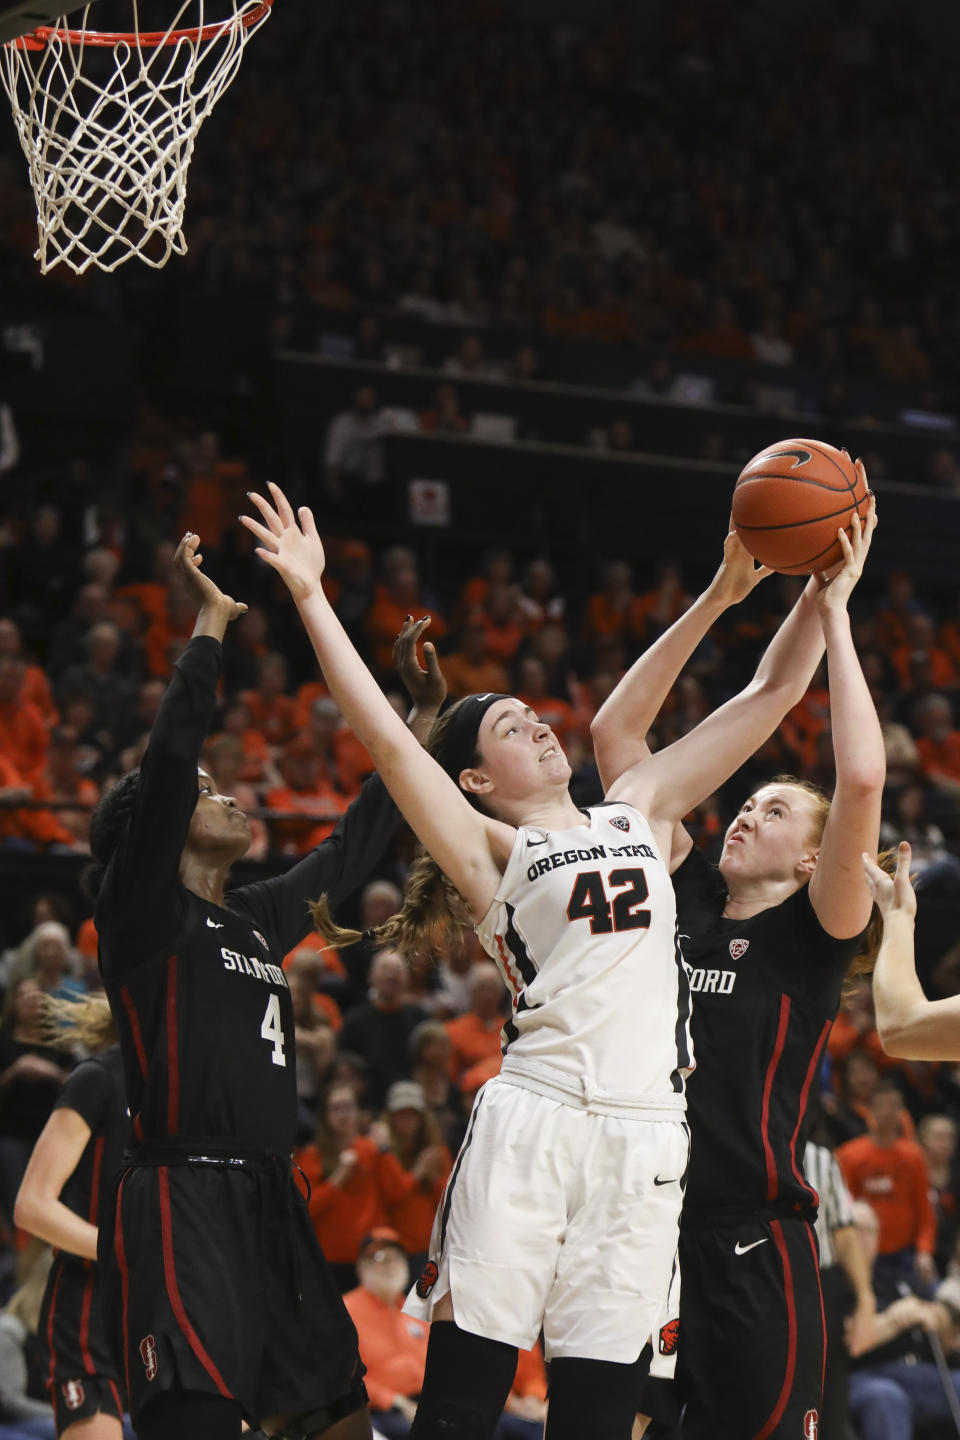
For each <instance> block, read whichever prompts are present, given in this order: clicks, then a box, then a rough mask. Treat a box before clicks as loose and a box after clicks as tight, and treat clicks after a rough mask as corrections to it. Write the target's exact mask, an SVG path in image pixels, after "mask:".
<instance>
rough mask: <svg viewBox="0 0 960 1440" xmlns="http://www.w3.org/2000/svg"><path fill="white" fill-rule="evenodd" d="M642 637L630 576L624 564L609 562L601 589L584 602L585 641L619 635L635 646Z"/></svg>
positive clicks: (640, 622) (628, 569)
mask: <svg viewBox="0 0 960 1440" xmlns="http://www.w3.org/2000/svg"><path fill="white" fill-rule="evenodd" d="M642 634H643V619H642V616H641V614H640V611H639V606H638V603H637V597H636V595H635V594H634V593H633V572H632V571H631V569H630V566H629V565H628V564H627V562H626V561H625V560H610V561H608V563H607V564H606V565H605V566H604V567H603V576H602V583H601V588H600V589H599V590H597V591H595V592H594V593H593V594H592V595H591V596H590V598H589V600H588V601H587V615H586V622H585V638H586V640H587V642H588V643H589V642H590V641H591V640H593V639H596V638H597V637H598V636H600V635H621V636H623V637H624V638H626V639H627V640H628V641H629V642H630V643H631V644H638V643H639V641H640V638H641V636H642Z"/></svg>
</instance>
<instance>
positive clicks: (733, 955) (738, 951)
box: [730, 940, 750, 960]
mask: <svg viewBox="0 0 960 1440" xmlns="http://www.w3.org/2000/svg"><path fill="white" fill-rule="evenodd" d="M749 949H750V941H749V940H731V941H730V959H731V960H739V959H740V956H741V955H746V953H747V951H748V950H749Z"/></svg>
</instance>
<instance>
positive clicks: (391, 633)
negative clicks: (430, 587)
mask: <svg viewBox="0 0 960 1440" xmlns="http://www.w3.org/2000/svg"><path fill="white" fill-rule="evenodd" d="M408 613H410V614H414V613H416V614H417V617H418V618H419V616H421V615H423V614H425V613H427V612H426V610H425V607H424V606H423V605H419V604H418V605H414V606H413V607H411V606H410V605H406V604H404V605H401V604H399V603H398V602H397V601H396V600H393V599H391V597H390V595H389V594H388V593H387V591H386V590H385V589H384V587H383V586H382V585H378V586H377V591H376V598H375V599H374V602H373V604H372V606H371V607H370V612H369V614H368V615H367V634H368V635H369V636H370V639H371V640H372V642H373V649H374V659H375V661H376V664H377V667H378V669H380V670H391V671H392V669H393V642H394V640H396V638H397V636H398V635H399V634H400V631H401V630H402V629H403V625H404V621H405V620H406V618H407V614H408ZM429 614H430V639H431V640H434V641H436V640H442V639H443V637H444V635H446V633H447V623H446V621H445V620H444V618H443V616H442V615H438V614H437V612H436V610H430V611H429Z"/></svg>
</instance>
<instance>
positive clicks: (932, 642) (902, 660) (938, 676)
mask: <svg viewBox="0 0 960 1440" xmlns="http://www.w3.org/2000/svg"><path fill="white" fill-rule="evenodd" d="M906 629H907V634H906V639H905V641H904V643H903V644H902V645H898V646H896V647H895V649H894V650H893V653H892V657H891V658H892V660H893V663H894V665H895V666H896V667H897V672H898V674H899V676H900V684H901V686H902V687H903V689H904V690H913V689H915V688H916V685H915V674H916V668H917V665H918V662H919V661H920V660H921V659H922V660H923V661H924V662H925V664H926V666H927V673H928V674H929V677H930V682H931V684H932V685H933V687H934V689H937V690H947V689H949V688H950V686H951V685H955V684H956V683H957V672H956V669H955V668H954V664H953V661H952V660H951V659H950V656H949V655H948V654H947V652H946V650H942V649H941V648H940V646H939V645H938V644H937V635H936V631H935V629H934V625H933V621H932V620H931V619H930V616H929V615H911V616H910V617H909V619H908V620H907V627H906Z"/></svg>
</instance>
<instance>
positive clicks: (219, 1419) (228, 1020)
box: [90, 535, 442, 1440]
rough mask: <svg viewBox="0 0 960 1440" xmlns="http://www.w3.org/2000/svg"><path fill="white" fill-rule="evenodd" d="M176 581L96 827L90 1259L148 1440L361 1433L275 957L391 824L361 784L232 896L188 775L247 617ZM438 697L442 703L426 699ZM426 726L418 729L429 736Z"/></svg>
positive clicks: (230, 842)
mask: <svg viewBox="0 0 960 1440" xmlns="http://www.w3.org/2000/svg"><path fill="white" fill-rule="evenodd" d="M198 544H199V541H198V539H197V537H196V536H195V535H187V536H186V537H185V538H184V539H183V541H181V543H180V546H179V548H178V551H177V561H176V563H177V568H178V570H179V572H180V575H181V576H182V578H183V581H184V583H185V585H186V587H187V589H188V592H189V593H190V594H191V595H192V596H193V598H194V599H195V600H196V601H197V603H198V606H199V615H198V617H197V622H196V625H195V627H194V631H193V637H192V639H191V640H190V642H189V643H188V645H187V647H186V649H185V650H184V652H183V654H182V656H181V657H180V659H179V660H178V662H177V665H176V668H175V672H174V675H173V678H172V680H171V682H170V685H169V686H168V688H167V691H166V693H165V695H164V697H163V700H162V702H161V705H160V709H159V712H158V714H157V717H156V720H155V721H154V724H153V729H152V731H151V734H150V741H149V744H148V746H147V750H146V753H145V754H144V757H143V761H142V763H141V765H140V769H139V771H138V772H134V774H133V775H130V776H125V777H124V778H123V779H122V780H121V781H120V782H119V783H118V785H117V786H116V787H115V789H114V790H113V791H112V792H110V794H109V795H108V796H107V797H106V798H105V800H104V801H102V802H101V805H100V807H98V810H97V811H95V812H94V816H93V821H92V823H91V829H90V845H91V849H92V851H93V855H94V858H95V860H96V861H97V862H99V866H100V870H101V876H102V878H101V880H100V886H99V894H98V898H97V903H96V910H95V919H96V924H97V931H98V935H99V943H100V966H101V970H102V973H103V977H104V984H105V986H106V990H107V994H108V996H109V999H110V1004H111V1008H112V1010H113V1014H114V1019H115V1022H116V1025H117V1031H118V1035H119V1039H120V1048H121V1052H122V1056H123V1066H124V1074H125V1078H126V1085H127V1095H128V1098H129V1104H130V1111H131V1116H132V1146H131V1149H130V1150H129V1151H128V1153H127V1154H126V1156H125V1157H124V1168H123V1169H122V1171H121V1173H120V1176H119V1179H118V1181H117V1183H116V1186H115V1189H114V1193H113V1195H112V1198H111V1209H110V1214H109V1215H108V1216H105V1217H104V1224H103V1225H102V1227H101V1242H100V1259H101V1264H102V1266H103V1270H104V1283H105V1290H106V1294H107V1303H108V1306H109V1312H108V1313H110V1315H111V1316H112V1317H115V1320H116V1323H117V1329H118V1336H117V1345H118V1348H119V1351H120V1355H121V1357H122V1369H123V1375H124V1379H125V1382H126V1385H127V1390H128V1393H129V1396H130V1408H131V1413H132V1414H133V1417H134V1424H135V1427H136V1429H137V1433H138V1435H140V1436H141V1437H143V1440H160V1437H164V1440H166V1437H177V1440H182V1437H184V1436H191V1437H192V1436H200V1435H202V1436H204V1437H205V1440H218V1437H220V1436H224V1437H226V1436H231V1437H233V1436H236V1435H239V1433H240V1428H241V1417H242V1416H246V1417H247V1418H249V1419H250V1420H251V1421H252V1422H258V1423H259V1424H260V1425H261V1426H262V1427H263V1428H264V1429H265V1430H266V1431H267V1432H268V1433H271V1434H275V1435H284V1436H287V1437H291V1440H292V1437H296V1440H304V1437H309V1436H313V1435H320V1434H323V1435H329V1436H330V1437H336V1440H361V1437H366V1436H368V1435H369V1434H370V1422H369V1418H368V1415H367V1412H366V1408H365V1405H366V1394H365V1390H364V1386H363V1380H362V1377H363V1367H362V1365H361V1363H360V1359H359V1354H358V1351H357V1337H356V1331H355V1330H354V1327H353V1324H352V1322H351V1321H350V1319H349V1316H348V1315H347V1312H346V1310H345V1308H344V1306H343V1302H342V1301H341V1299H340V1296H339V1294H338V1292H337V1289H336V1286H335V1285H334V1284H333V1281H332V1279H331V1277H330V1274H329V1271H328V1269H327V1266H326V1262H325V1261H324V1259H323V1256H322V1254H321V1252H320V1248H319V1246H318V1244H317V1241H316V1237H315V1235H314V1232H313V1228H312V1225H311V1223H310V1219H309V1215H308V1212H307V1207H306V1203H305V1200H304V1198H303V1195H302V1193H301V1192H300V1190H299V1188H298V1187H297V1185H296V1184H295V1183H294V1177H293V1173H292V1168H291V1159H290V1156H291V1151H292V1149H293V1144H294V1137H295V1129H296V1121H297V1093H296V1065H295V1057H294V1050H293V1046H294V1020H293V1009H292V1004H291V999H290V993H289V990H288V988H287V982H286V977H285V975H284V972H283V970H282V968H281V966H282V962H283V957H284V955H286V954H287V953H288V952H289V951H290V950H291V949H292V948H293V947H294V946H295V945H297V944H298V943H299V942H300V941H301V940H302V939H303V938H304V937H305V936H306V934H307V933H308V932H309V931H310V929H311V928H312V921H311V916H310V912H309V904H310V902H311V901H312V900H315V899H316V898H317V897H318V896H319V895H320V894H321V893H323V892H326V893H327V894H329V895H331V896H332V897H333V900H334V903H336V902H337V901H338V900H341V899H342V898H343V897H345V896H347V895H349V894H350V893H351V892H352V891H354V890H355V889H357V888H358V887H359V886H360V885H362V884H363V882H364V881H365V880H366V879H367V878H368V877H369V875H370V874H371V872H372V871H373V869H374V867H375V866H376V864H377V862H378V861H379V860H380V858H381V857H382V856H383V854H384V852H385V850H386V847H387V845H388V844H389V842H390V840H391V839H392V836H393V834H394V830H395V827H396V823H397V820H398V815H397V811H396V809H395V807H394V806H393V803H392V802H391V800H390V799H389V797H388V795H387V792H386V790H385V789H384V787H383V785H382V783H381V782H380V780H378V779H376V778H374V779H372V780H370V781H368V782H367V784H366V785H365V786H364V788H363V790H362V791H361V794H360V796H359V797H358V799H356V800H355V801H354V803H353V804H352V805H351V806H350V808H349V810H348V811H347V813H346V815H345V816H344V817H343V819H342V820H341V821H340V823H339V825H338V826H337V828H336V830H335V831H334V832H333V834H332V835H331V836H329V838H328V839H327V840H325V841H324V842H323V843H322V844H321V845H319V846H318V847H317V849H315V850H314V851H312V852H311V853H310V854H309V855H307V856H306V857H304V859H302V860H300V861H299V863H298V864H296V865H295V866H293V868H292V869H291V870H289V871H288V872H287V873H286V874H283V875H279V876H277V877H275V878H273V879H270V880H266V881H262V882H259V883H255V884H251V885H246V886H243V887H242V888H240V889H237V890H233V891H230V892H229V893H228V892H227V891H226V880H227V874H228V871H229V869H230V866H231V865H232V864H233V862H234V861H235V860H237V859H239V857H240V856H241V855H243V854H244V852H245V851H246V849H247V847H248V845H249V843H250V828H249V825H248V822H247V819H246V816H245V815H244V814H243V812H242V811H241V810H239V809H238V808H237V806H236V804H235V802H234V801H233V799H232V798H231V797H230V796H226V795H220V794H218V792H217V789H216V786H215V785H214V783H213V781H212V780H211V778H210V777H209V776H208V775H207V774H205V773H204V772H203V771H202V770H200V769H199V767H198V760H199V756H200V752H201V748H202V746H203V743H204V740H205V738H206V735H207V730H208V728H209V725H210V721H211V717H212V714H213V710H214V707H215V705H216V698H217V684H218V681H219V678H220V670H221V640H222V638H223V635H224V632H225V630H226V627H227V625H228V624H229V622H230V621H231V620H233V619H235V618H236V616H237V615H239V614H241V613H242V611H243V610H244V608H245V607H244V606H242V605H240V604H238V603H237V602H235V601H234V600H232V599H230V598H229V597H228V596H226V595H224V594H222V593H221V592H220V590H218V588H217V587H216V585H215V584H214V583H213V582H212V581H211V580H210V579H209V578H208V577H206V576H205V575H204V574H203V573H202V571H201V570H200V568H199V566H200V561H201V557H200V555H199V554H198V553H197V546H198ZM441 698H442V697H441ZM429 718H430V717H425V719H429Z"/></svg>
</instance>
